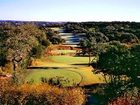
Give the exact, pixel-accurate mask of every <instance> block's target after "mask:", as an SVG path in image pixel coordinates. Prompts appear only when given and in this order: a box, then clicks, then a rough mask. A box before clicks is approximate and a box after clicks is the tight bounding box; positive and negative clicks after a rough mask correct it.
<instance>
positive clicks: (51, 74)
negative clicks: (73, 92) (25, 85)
mask: <svg viewBox="0 0 140 105" xmlns="http://www.w3.org/2000/svg"><path fill="white" fill-rule="evenodd" d="M42 77H44V78H47V79H49V78H55V77H62V78H63V79H64V81H61V83H62V85H63V86H73V85H75V84H79V83H80V82H81V80H82V77H81V75H79V73H76V72H74V71H70V70H62V69H56V70H55V69H47V70H45V69H40V70H33V69H32V72H31V73H30V74H29V75H28V76H27V77H26V80H25V81H26V82H33V83H41V78H42ZM65 80H67V81H65Z"/></svg>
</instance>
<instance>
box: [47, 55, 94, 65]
mask: <svg viewBox="0 0 140 105" xmlns="http://www.w3.org/2000/svg"><path fill="white" fill-rule="evenodd" d="M92 58H93V57H92ZM92 58H91V59H92ZM49 59H51V60H53V61H55V62H59V63H65V64H88V62H89V57H75V56H49Z"/></svg>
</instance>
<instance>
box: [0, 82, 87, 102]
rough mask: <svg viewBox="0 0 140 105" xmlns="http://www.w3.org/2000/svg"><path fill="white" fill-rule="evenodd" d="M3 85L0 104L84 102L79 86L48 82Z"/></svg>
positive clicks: (82, 92)
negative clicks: (63, 85)
mask: <svg viewBox="0 0 140 105" xmlns="http://www.w3.org/2000/svg"><path fill="white" fill-rule="evenodd" d="M4 85H5V86H4ZM4 85H3V86H2V87H1V88H2V89H1V90H0V105H83V104H84V102H85V95H84V91H83V90H82V89H80V88H58V87H55V86H50V85H48V84H40V85H35V84H34V85H30V84H23V85H20V86H12V85H10V86H9V85H6V83H4Z"/></svg>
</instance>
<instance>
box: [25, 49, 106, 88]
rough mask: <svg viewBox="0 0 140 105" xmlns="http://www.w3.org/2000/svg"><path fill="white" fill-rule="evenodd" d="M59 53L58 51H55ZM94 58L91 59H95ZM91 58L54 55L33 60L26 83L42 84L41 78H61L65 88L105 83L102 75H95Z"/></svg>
mask: <svg viewBox="0 0 140 105" xmlns="http://www.w3.org/2000/svg"><path fill="white" fill-rule="evenodd" d="M55 52H57V49H55ZM58 52H59V53H65V54H68V53H71V52H75V50H72V51H70V50H58ZM93 58H94V57H92V58H91V59H93ZM88 62H89V57H81V56H69V55H54V56H47V57H43V58H41V59H35V60H33V62H32V64H31V66H30V67H29V68H30V70H29V71H30V72H29V74H28V75H27V77H26V78H25V81H26V82H33V83H41V78H42V77H43V78H46V79H47V80H49V79H51V78H61V81H60V83H61V84H62V85H63V86H74V85H79V86H84V85H92V84H98V83H104V79H103V77H102V75H101V74H94V73H93V72H92V71H93V68H92V67H89V66H88Z"/></svg>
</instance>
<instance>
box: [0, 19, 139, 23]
mask: <svg viewBox="0 0 140 105" xmlns="http://www.w3.org/2000/svg"><path fill="white" fill-rule="evenodd" d="M0 21H19V22H54V23H55V22H58V23H68V22H75V23H78V22H79V23H80V22H81V23H82V22H130V23H131V22H136V23H140V21H128V20H126V21H124V20H113V21H111V20H110V21H107V20H104V21H103V20H101V21H97V20H93V21H92V20H89V21H47V20H20V19H19V20H16V19H0Z"/></svg>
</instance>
